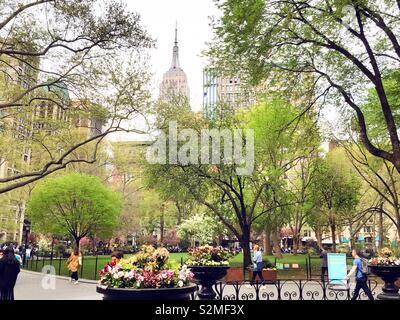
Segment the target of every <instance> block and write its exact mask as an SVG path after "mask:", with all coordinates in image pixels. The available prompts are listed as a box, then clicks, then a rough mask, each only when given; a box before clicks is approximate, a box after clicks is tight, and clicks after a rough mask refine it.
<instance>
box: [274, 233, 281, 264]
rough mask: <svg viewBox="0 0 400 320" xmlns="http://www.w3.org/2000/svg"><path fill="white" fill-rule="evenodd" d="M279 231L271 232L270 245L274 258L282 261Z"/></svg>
mask: <svg viewBox="0 0 400 320" xmlns="http://www.w3.org/2000/svg"><path fill="white" fill-rule="evenodd" d="M278 232H279V231H276V230H275V231H274V232H272V244H273V247H274V251H275V252H274V255H275V257H277V258H278V259H282V258H283V256H282V251H281V246H280V239H279V234H278Z"/></svg>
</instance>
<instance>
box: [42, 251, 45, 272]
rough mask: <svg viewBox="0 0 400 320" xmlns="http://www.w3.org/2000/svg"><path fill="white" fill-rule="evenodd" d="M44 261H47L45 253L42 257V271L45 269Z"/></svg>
mask: <svg viewBox="0 0 400 320" xmlns="http://www.w3.org/2000/svg"><path fill="white" fill-rule="evenodd" d="M44 260H45V253H43V256H42V269H43V268H44Z"/></svg>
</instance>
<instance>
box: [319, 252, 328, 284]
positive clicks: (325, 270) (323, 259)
mask: <svg viewBox="0 0 400 320" xmlns="http://www.w3.org/2000/svg"><path fill="white" fill-rule="evenodd" d="M329 251H330V250H329V248H328V247H326V246H325V247H324V249H323V250H322V252H321V255H320V256H319V257H320V259H321V281H325V274H326V273H328V253H329Z"/></svg>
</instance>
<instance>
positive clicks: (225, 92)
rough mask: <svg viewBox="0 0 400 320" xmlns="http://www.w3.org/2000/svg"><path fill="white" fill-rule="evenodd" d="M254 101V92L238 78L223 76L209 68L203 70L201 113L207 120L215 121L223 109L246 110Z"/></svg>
mask: <svg viewBox="0 0 400 320" xmlns="http://www.w3.org/2000/svg"><path fill="white" fill-rule="evenodd" d="M255 101H256V95H255V90H253V89H251V88H249V87H248V86H246V85H244V84H243V82H242V81H241V79H240V78H239V77H228V76H224V75H221V74H218V73H217V72H216V71H215V70H214V69H210V68H206V69H204V70H203V112H204V114H205V116H206V117H207V118H209V119H216V118H217V117H219V116H220V115H221V114H222V113H223V112H224V109H240V108H247V107H249V106H250V105H252V104H253V103H255Z"/></svg>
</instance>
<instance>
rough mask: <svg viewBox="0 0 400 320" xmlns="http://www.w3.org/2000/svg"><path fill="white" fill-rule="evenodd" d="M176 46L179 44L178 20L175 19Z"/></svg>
mask: <svg viewBox="0 0 400 320" xmlns="http://www.w3.org/2000/svg"><path fill="white" fill-rule="evenodd" d="M175 46H178V20H175Z"/></svg>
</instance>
